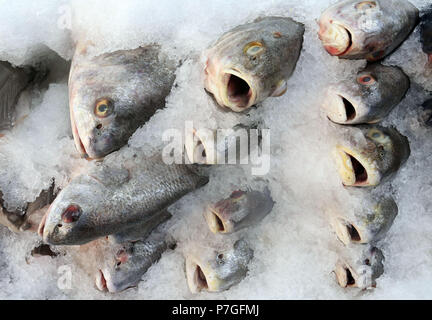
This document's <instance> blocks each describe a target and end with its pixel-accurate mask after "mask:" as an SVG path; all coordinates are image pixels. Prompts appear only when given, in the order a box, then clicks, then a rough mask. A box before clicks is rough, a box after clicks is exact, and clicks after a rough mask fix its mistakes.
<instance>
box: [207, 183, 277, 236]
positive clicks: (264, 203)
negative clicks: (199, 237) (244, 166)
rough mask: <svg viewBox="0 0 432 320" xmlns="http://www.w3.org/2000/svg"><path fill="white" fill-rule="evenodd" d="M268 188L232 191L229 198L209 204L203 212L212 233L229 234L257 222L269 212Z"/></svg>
mask: <svg viewBox="0 0 432 320" xmlns="http://www.w3.org/2000/svg"><path fill="white" fill-rule="evenodd" d="M273 206H274V201H273V199H272V197H271V195H270V190H269V189H268V188H266V189H265V190H264V191H263V192H261V191H256V190H248V191H241V190H238V191H234V192H233V193H232V194H231V195H230V197H229V198H227V199H223V200H220V201H218V202H217V203H215V204H214V205H210V206H209V207H208V208H207V210H206V211H205V213H204V217H205V219H206V221H207V225H208V226H209V228H210V230H211V231H212V232H213V233H223V234H229V233H233V232H236V231H238V230H241V229H243V228H247V227H249V226H252V225H255V224H257V223H259V222H260V221H261V220H262V219H263V218H264V217H265V216H267V214H269V213H270V212H271V210H272V209H273Z"/></svg>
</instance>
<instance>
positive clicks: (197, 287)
mask: <svg viewBox="0 0 432 320" xmlns="http://www.w3.org/2000/svg"><path fill="white" fill-rule="evenodd" d="M186 278H187V283H188V286H189V290H190V291H191V292H192V293H194V294H195V293H199V292H200V291H202V290H205V291H209V292H219V291H222V287H221V284H222V281H221V280H220V279H219V278H218V277H217V275H216V273H215V272H214V271H213V270H212V268H211V266H210V264H208V263H203V262H201V261H200V260H199V259H197V258H196V257H195V256H189V257H187V258H186Z"/></svg>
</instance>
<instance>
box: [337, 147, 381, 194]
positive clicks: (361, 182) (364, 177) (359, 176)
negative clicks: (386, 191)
mask: <svg viewBox="0 0 432 320" xmlns="http://www.w3.org/2000/svg"><path fill="white" fill-rule="evenodd" d="M337 151H338V155H339V157H338V158H339V161H338V164H339V175H340V177H341V179H342V183H343V184H344V186H354V187H363V186H370V185H373V183H372V181H370V179H369V170H368V166H367V165H366V164H365V162H364V161H363V159H362V157H361V156H360V155H358V154H356V153H355V152H352V151H350V150H347V149H345V148H343V147H340V146H339V147H338V148H337Z"/></svg>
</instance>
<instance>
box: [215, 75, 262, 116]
mask: <svg viewBox="0 0 432 320" xmlns="http://www.w3.org/2000/svg"><path fill="white" fill-rule="evenodd" d="M222 91H223V94H222V98H223V101H224V104H225V105H226V106H227V107H229V108H231V109H233V110H234V111H237V112H239V111H243V110H245V109H247V108H249V107H250V106H252V105H253V104H254V103H255V98H256V94H255V90H254V88H253V86H252V83H251V81H250V80H249V79H247V77H246V76H244V75H243V74H241V73H240V72H239V71H237V70H234V69H229V70H226V71H225V72H224V74H223V80H222Z"/></svg>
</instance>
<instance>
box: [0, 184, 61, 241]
mask: <svg viewBox="0 0 432 320" xmlns="http://www.w3.org/2000/svg"><path fill="white" fill-rule="evenodd" d="M56 195H57V190H56V187H55V183H54V182H52V183H51V186H50V187H49V188H48V189H46V190H42V191H41V193H40V194H39V196H38V197H37V198H36V199H35V200H34V201H32V202H28V203H26V204H25V205H24V206H23V207H22V208H19V209H17V210H14V211H9V210H8V209H7V208H6V206H5V204H4V201H3V195H2V192H1V191H0V224H2V225H4V226H6V227H7V228H8V229H9V230H10V231H12V232H14V233H20V232H23V231H33V232H35V231H37V229H38V225H39V223H40V221H41V220H42V217H43V215H44V214H45V212H46V211H47V210H48V207H49V205H50V204H51V203H52V202H53V201H54V199H55V197H56Z"/></svg>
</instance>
